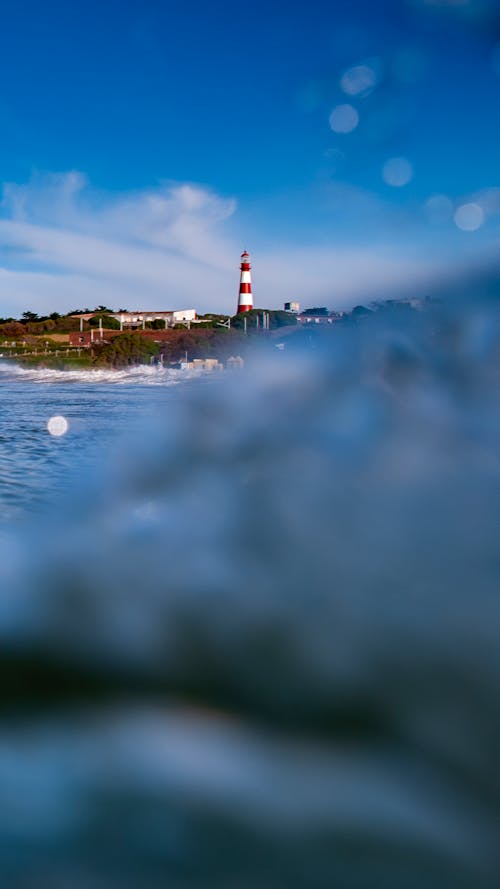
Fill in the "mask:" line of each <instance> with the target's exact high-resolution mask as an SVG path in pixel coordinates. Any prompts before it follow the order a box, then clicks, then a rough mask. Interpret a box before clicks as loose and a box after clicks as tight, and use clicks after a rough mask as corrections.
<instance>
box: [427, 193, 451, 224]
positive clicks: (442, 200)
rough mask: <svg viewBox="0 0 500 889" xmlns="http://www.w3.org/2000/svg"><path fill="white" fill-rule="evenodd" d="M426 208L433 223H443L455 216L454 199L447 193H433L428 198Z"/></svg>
mask: <svg viewBox="0 0 500 889" xmlns="http://www.w3.org/2000/svg"><path fill="white" fill-rule="evenodd" d="M425 209H426V211H427V215H428V217H429V222H430V223H432V225H443V224H444V223H446V222H449V221H450V219H451V218H452V216H453V201H452V200H451V199H450V198H449V197H448V196H447V195H445V194H433V195H431V197H430V198H428V199H427V200H426V202H425Z"/></svg>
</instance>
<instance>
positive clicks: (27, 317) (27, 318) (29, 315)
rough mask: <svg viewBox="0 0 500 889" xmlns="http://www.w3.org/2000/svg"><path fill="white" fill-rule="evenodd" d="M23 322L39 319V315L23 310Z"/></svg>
mask: <svg viewBox="0 0 500 889" xmlns="http://www.w3.org/2000/svg"><path fill="white" fill-rule="evenodd" d="M21 318H22V320H23V322H25V321H38V315H37V313H36V312H23V314H22V315H21Z"/></svg>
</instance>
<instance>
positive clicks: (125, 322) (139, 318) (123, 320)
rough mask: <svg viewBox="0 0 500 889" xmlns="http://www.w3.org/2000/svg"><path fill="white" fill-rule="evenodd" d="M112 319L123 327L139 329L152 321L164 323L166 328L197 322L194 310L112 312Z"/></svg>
mask: <svg viewBox="0 0 500 889" xmlns="http://www.w3.org/2000/svg"><path fill="white" fill-rule="evenodd" d="M109 314H110V316H111V318H115V319H116V321H119V323H120V325H121V327H137V326H138V325H142V324H147V323H148V322H151V321H163V322H164V323H165V327H169V326H171V325H173V324H183V323H185V322H189V321H196V311H195V310H194V309H176V310H174V311H165V312H163V311H161V312H155V311H146V310H145V309H140V310H139V311H137V312H110V313H109Z"/></svg>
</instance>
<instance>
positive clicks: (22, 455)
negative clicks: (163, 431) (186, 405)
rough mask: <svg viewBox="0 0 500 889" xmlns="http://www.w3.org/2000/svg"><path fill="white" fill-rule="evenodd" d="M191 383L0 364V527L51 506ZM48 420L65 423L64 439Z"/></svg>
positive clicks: (144, 371) (184, 375)
mask: <svg viewBox="0 0 500 889" xmlns="http://www.w3.org/2000/svg"><path fill="white" fill-rule="evenodd" d="M192 379H193V375H190V374H189V372H186V371H180V370H176V369H172V370H170V369H168V368H163V367H160V366H153V367H149V366H138V367H134V368H130V369H126V370H103V369H96V370H88V371H87V370H64V371H63V370H61V371H59V370H49V369H32V368H29V369H26V368H24V367H21V366H18V365H14V364H12V363H11V362H10V361H4V362H2V361H1V360H0V530H1V529H2V528H3V529H5V528H6V527H7V528H8V527H9V526H11V525H12V523H14V525H16V524H17V523H18V522H20V521H22V520H23V519H27V518H30V517H33V516H36V515H41V514H42V513H43V512H44V510H46V509H47V508H49V507H50V506H52V507H54V506H55V504H56V502H57V498H58V495H60V494H62V493H63V492H64V491H67V490H68V488H69V487H71V485H72V484H75V483H77V482H78V481H79V480H80V481H81V479H82V476H83V475H84V474H85V473H86V472H89V471H92V470H93V469H95V467H96V466H98V465H99V464H103V462H104V461H105V460H106V459H110V455H111V454H112V451H113V446H114V445H116V444H117V443H118V442H119V441H120V440H121V439H122V438H123V436H124V435H129V434H130V433H132V432H133V430H134V429H135V430H138V429H140V426H141V424H143V423H144V422H145V421H147V420H148V419H149V418H150V417H151V416H153V415H156V414H158V412H162V411H164V410H165V405H166V400H165V399H166V397H167V403H168V396H167V392H168V390H169V389H171V388H172V387H177V386H183V385H185V384H186V383H188V382H189V381H190V380H192ZM52 417H64V418H65V420H66V421H67V431H66V432H65V433H64V434H62V435H52V434H51V433H50V432H49V425H48V424H49V421H50V419H51V418H52Z"/></svg>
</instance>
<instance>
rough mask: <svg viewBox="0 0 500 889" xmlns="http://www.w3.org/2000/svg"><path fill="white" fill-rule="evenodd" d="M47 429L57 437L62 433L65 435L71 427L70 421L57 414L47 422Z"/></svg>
mask: <svg viewBox="0 0 500 889" xmlns="http://www.w3.org/2000/svg"><path fill="white" fill-rule="evenodd" d="M47 429H48V431H49V432H50V434H51V435H54V436H55V437H56V438H59V437H60V436H61V435H65V434H66V432H67V431H68V429H69V423H68V421H67V419H66V417H61V416H56V417H51V418H50V420H49V421H48V423H47Z"/></svg>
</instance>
